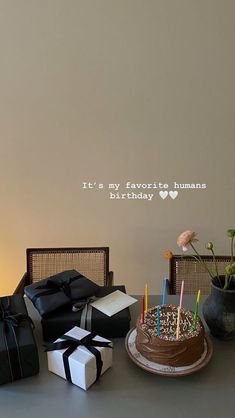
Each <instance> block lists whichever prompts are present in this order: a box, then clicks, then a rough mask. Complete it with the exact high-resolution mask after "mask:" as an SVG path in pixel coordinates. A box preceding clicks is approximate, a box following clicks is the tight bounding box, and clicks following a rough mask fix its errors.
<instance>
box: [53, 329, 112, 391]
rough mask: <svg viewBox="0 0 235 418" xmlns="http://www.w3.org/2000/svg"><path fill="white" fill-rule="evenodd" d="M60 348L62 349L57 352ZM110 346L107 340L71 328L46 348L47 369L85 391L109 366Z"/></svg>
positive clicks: (110, 363)
mask: <svg viewBox="0 0 235 418" xmlns="http://www.w3.org/2000/svg"><path fill="white" fill-rule="evenodd" d="M85 337H86V338H85ZM83 342H84V345H82V344H83ZM96 342H97V345H96ZM99 344H100V345H105V347H100V346H98V345H99ZM61 346H63V347H65V348H62V349H61V348H60V347H61ZM110 347H111V341H109V340H106V339H105V338H103V337H99V336H98V335H95V336H94V335H92V334H91V333H90V332H89V331H86V330H84V329H82V328H79V327H74V328H72V329H71V330H70V331H68V332H67V333H66V334H65V335H64V336H62V337H61V338H59V339H58V340H56V341H55V342H54V343H51V344H47V345H46V351H47V359H48V369H49V371H51V372H52V373H55V374H57V375H58V376H60V377H63V378H64V379H67V380H69V381H70V382H71V383H73V384H75V385H77V386H79V387H80V388H82V389H85V390H86V389H88V388H89V387H90V386H91V385H92V384H93V383H94V382H95V381H96V380H97V379H98V378H99V375H100V374H103V373H104V372H105V371H106V370H107V369H108V368H109V367H111V365H112V348H110Z"/></svg>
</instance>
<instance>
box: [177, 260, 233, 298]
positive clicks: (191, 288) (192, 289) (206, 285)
mask: <svg viewBox="0 0 235 418" xmlns="http://www.w3.org/2000/svg"><path fill="white" fill-rule="evenodd" d="M201 258H202V259H203V261H205V262H206V263H207V265H208V267H209V270H210V271H212V272H215V267H214V262H213V257H212V256H208V255H202V256H201ZM230 260H231V257H230V256H216V261H217V265H218V273H219V274H221V275H222V274H224V268H225V266H226V265H227V264H228V263H229V262H230ZM182 280H184V293H188V294H195V293H197V291H198V290H199V289H200V290H201V294H203V295H207V294H209V293H210V283H211V277H210V275H209V274H208V273H207V272H206V271H205V269H204V268H203V267H202V265H201V264H200V263H199V262H198V261H197V260H195V258H194V257H193V256H182V255H174V256H173V257H172V258H171V260H170V279H169V293H170V294H172V295H175V294H179V293H180V288H181V282H182Z"/></svg>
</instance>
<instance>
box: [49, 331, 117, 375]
mask: <svg viewBox="0 0 235 418" xmlns="http://www.w3.org/2000/svg"><path fill="white" fill-rule="evenodd" d="M95 336H96V334H94V333H90V334H89V335H87V336H86V337H83V338H81V339H80V340H78V339H76V338H73V337H70V336H68V335H63V336H62V337H60V338H61V339H62V340H63V341H58V342H54V343H48V344H46V345H44V347H46V348H45V351H54V350H63V349H65V348H67V350H66V351H65V352H64V353H63V363H64V369H65V376H66V379H67V380H68V381H69V382H70V383H72V379H71V373H70V367H69V356H70V355H71V354H72V353H73V352H74V351H75V350H76V349H77V348H78V347H79V346H81V345H83V346H84V347H86V348H87V349H88V350H89V351H90V352H91V353H92V354H93V355H94V356H95V358H96V368H97V372H96V380H95V381H97V380H98V379H99V377H100V375H101V371H102V366H103V361H102V358H101V353H100V351H99V350H97V349H96V348H95V347H108V348H112V346H110V342H109V341H96V340H94V337H95Z"/></svg>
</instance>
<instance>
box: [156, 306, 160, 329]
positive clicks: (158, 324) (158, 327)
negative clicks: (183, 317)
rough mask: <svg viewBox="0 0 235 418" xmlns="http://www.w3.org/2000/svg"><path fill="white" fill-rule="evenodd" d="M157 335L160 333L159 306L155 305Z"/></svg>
mask: <svg viewBox="0 0 235 418" xmlns="http://www.w3.org/2000/svg"><path fill="white" fill-rule="evenodd" d="M156 319H157V324H156V325H157V335H158V336H159V335H160V308H159V306H158V307H157V318H156Z"/></svg>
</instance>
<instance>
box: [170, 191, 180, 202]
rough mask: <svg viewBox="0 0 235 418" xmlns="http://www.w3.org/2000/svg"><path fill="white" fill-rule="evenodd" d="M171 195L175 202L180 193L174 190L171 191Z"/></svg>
mask: <svg viewBox="0 0 235 418" xmlns="http://www.w3.org/2000/svg"><path fill="white" fill-rule="evenodd" d="M169 195H170V197H171V198H172V199H173V200H174V199H175V198H176V197H177V196H178V192H177V190H174V191H172V190H171V191H170V192H169Z"/></svg>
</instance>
